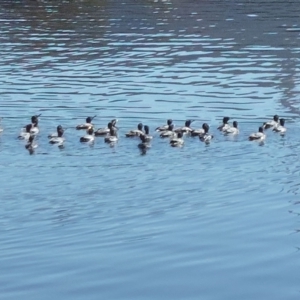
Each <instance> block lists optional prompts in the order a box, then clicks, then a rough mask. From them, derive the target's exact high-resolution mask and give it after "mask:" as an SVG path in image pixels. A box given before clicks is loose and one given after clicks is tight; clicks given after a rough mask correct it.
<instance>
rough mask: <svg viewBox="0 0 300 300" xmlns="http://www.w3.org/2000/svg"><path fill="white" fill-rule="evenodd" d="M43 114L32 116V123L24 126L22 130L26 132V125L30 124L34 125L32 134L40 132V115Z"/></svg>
mask: <svg viewBox="0 0 300 300" xmlns="http://www.w3.org/2000/svg"><path fill="white" fill-rule="evenodd" d="M41 115H42V114H39V115H34V116H32V117H31V124H27V125H25V126H23V128H22V129H21V132H22V131H23V132H26V127H27V126H28V125H32V127H31V133H32V134H34V135H35V134H38V133H39V128H38V123H39V119H38V118H39V117H40V116H41Z"/></svg>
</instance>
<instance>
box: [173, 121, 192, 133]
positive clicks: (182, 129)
mask: <svg viewBox="0 0 300 300" xmlns="http://www.w3.org/2000/svg"><path fill="white" fill-rule="evenodd" d="M193 121H194V120H186V121H185V124H184V126H183V127H179V128H176V129H175V130H174V131H175V132H176V133H178V132H182V133H191V132H192V131H193V129H192V128H191V127H190V126H191V124H192V122H193Z"/></svg>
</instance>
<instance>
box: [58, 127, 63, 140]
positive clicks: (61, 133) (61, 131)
mask: <svg viewBox="0 0 300 300" xmlns="http://www.w3.org/2000/svg"><path fill="white" fill-rule="evenodd" d="M63 134H64V130H63V128H62V126H61V125H58V126H57V136H58V137H62V135H63Z"/></svg>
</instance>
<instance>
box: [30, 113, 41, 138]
mask: <svg viewBox="0 0 300 300" xmlns="http://www.w3.org/2000/svg"><path fill="white" fill-rule="evenodd" d="M39 116H41V115H37V116H32V117H31V123H32V127H31V129H30V134H32V135H37V134H38V133H39V132H40V130H39V127H38V124H39Z"/></svg>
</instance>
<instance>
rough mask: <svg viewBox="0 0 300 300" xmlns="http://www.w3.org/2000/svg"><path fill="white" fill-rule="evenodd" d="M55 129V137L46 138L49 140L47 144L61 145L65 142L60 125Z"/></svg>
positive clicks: (52, 135)
mask: <svg viewBox="0 0 300 300" xmlns="http://www.w3.org/2000/svg"><path fill="white" fill-rule="evenodd" d="M56 129H57V134H56V135H54V134H51V135H49V136H48V138H50V140H49V143H50V144H58V145H62V144H63V143H64V141H65V138H64V137H63V134H64V130H63V128H62V126H61V125H58V126H57V128H56Z"/></svg>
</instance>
